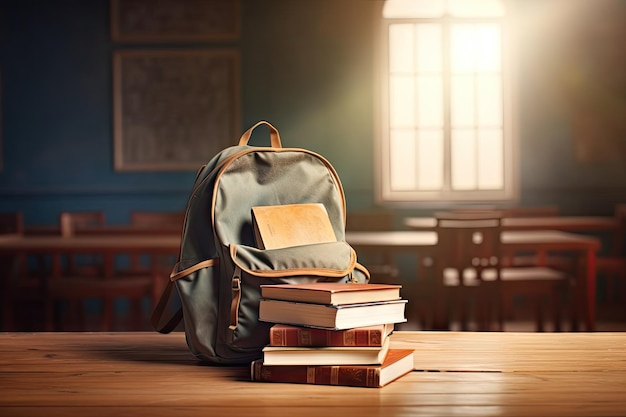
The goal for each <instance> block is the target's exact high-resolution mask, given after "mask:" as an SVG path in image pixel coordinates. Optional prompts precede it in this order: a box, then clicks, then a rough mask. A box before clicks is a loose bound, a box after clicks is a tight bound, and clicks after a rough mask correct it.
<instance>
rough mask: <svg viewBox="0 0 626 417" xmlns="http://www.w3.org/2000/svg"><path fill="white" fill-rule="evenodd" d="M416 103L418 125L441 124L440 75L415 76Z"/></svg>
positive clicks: (438, 125) (441, 86)
mask: <svg viewBox="0 0 626 417" xmlns="http://www.w3.org/2000/svg"><path fill="white" fill-rule="evenodd" d="M417 103H418V111H417V120H418V121H417V123H418V126H420V127H441V126H443V85H442V80H441V77H439V76H434V77H417Z"/></svg>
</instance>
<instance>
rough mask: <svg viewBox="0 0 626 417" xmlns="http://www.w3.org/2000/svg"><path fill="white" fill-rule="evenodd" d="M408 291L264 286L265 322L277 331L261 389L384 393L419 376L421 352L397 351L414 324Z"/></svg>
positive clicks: (255, 369) (260, 375)
mask: <svg viewBox="0 0 626 417" xmlns="http://www.w3.org/2000/svg"><path fill="white" fill-rule="evenodd" d="M400 288H401V286H400V285H388V284H343V283H342V284H340V283H312V284H280V285H262V286H261V297H262V299H261V301H260V307H259V319H260V320H262V321H266V322H272V323H275V324H274V325H273V326H272V327H271V329H270V335H269V336H270V344H269V345H268V346H266V347H265V348H264V349H263V358H262V359H259V360H257V361H254V362H252V364H251V376H252V380H253V381H266V382H292V383H308V384H324V385H347V386H359V387H382V386H384V385H386V384H388V383H390V382H391V381H393V380H395V379H397V378H399V377H401V376H402V375H404V374H406V373H408V372H410V371H412V370H413V350H411V349H391V348H390V346H389V344H390V335H391V333H392V332H393V329H394V324H395V323H402V322H404V321H406V319H405V317H404V310H405V305H406V300H403V299H401V297H400Z"/></svg>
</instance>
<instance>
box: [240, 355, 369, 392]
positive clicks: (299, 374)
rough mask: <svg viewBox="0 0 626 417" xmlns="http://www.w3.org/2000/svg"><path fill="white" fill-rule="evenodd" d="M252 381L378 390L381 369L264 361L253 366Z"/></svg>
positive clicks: (255, 362) (259, 361) (256, 362)
mask: <svg viewBox="0 0 626 417" xmlns="http://www.w3.org/2000/svg"><path fill="white" fill-rule="evenodd" d="M251 378H252V381H261V382H283V383H296V384H314V385H343V386H350V387H365V388H378V387H379V386H380V385H379V383H380V368H379V367H367V366H349V365H341V366H307V365H281V366H270V365H263V361H261V360H257V361H253V362H252V364H251Z"/></svg>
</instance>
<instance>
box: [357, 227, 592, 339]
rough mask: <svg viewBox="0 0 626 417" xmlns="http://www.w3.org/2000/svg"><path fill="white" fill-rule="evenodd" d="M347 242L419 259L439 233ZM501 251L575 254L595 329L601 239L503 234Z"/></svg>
mask: <svg viewBox="0 0 626 417" xmlns="http://www.w3.org/2000/svg"><path fill="white" fill-rule="evenodd" d="M346 241H347V242H348V243H350V245H352V246H353V247H354V248H355V249H356V251H357V253H358V251H359V250H361V249H364V250H376V251H380V252H385V251H386V252H400V251H411V252H413V253H416V254H417V255H418V256H419V255H422V256H430V255H431V254H432V251H433V248H434V247H435V245H436V244H437V232H435V231H419V230H416V231H413V230H397V231H388V232H346ZM501 241H502V249H503V250H504V251H505V253H507V254H514V253H516V252H537V253H540V252H544V253H545V252H565V253H572V254H574V255H575V256H576V257H577V259H578V261H579V264H580V265H581V266H583V267H584V268H582V272H581V273H580V276H578V277H577V278H578V280H579V281H578V282H579V284H580V285H578V287H577V288H578V290H579V291H578V292H579V294H578V297H579V304H580V308H581V311H582V312H583V316H584V318H585V323H586V327H587V330H589V331H592V330H594V329H595V309H596V266H595V265H596V253H597V252H598V250H599V249H600V240H599V239H597V238H595V237H591V236H584V235H579V234H576V233H568V232H560V231H554V230H537V231H503V232H502V235H501Z"/></svg>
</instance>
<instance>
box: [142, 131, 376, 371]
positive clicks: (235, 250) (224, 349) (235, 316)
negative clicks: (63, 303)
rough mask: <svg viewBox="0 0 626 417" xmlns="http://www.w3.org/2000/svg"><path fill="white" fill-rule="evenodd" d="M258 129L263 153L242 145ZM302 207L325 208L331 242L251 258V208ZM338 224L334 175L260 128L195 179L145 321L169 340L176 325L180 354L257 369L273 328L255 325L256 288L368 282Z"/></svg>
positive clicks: (342, 206)
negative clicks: (177, 240)
mask: <svg viewBox="0 0 626 417" xmlns="http://www.w3.org/2000/svg"><path fill="white" fill-rule="evenodd" d="M260 125H265V126H267V127H268V128H269V130H270V141H271V147H254V146H249V145H248V141H249V139H250V136H251V134H252V131H253V130H254V129H255V128H256V127H258V126H260ZM300 203H322V204H323V205H324V206H325V208H326V211H327V212H328V216H329V218H330V220H331V224H332V227H333V230H334V232H335V235H336V237H337V241H336V242H330V243H320V244H312V245H302V246H292V247H287V248H282V249H271V250H262V249H259V248H257V247H256V245H255V239H254V231H253V225H252V219H251V218H252V214H251V208H252V207H254V206H264V205H281V204H300ZM345 221H346V202H345V196H344V192H343V188H342V185H341V182H340V181H339V177H338V175H337V172H336V171H335V169H334V168H333V167H332V165H331V164H330V163H329V162H328V161H327V160H326V159H325V158H323V157H322V156H320V155H319V154H317V153H315V152H312V151H309V150H305V149H300V148H283V147H282V145H281V140H280V135H279V133H278V130H276V128H275V127H274V126H272V125H271V124H270V123H268V122H266V121H260V122H258V123H257V124H255V125H254V126H252V127H251V128H250V129H248V130H247V131H246V132H245V133H244V134H243V135H242V136H241V138H240V139H239V142H238V145H236V146H231V147H228V148H226V149H224V150H222V151H220V152H219V153H218V154H217V155H216V156H215V157H213V159H211V160H210V162H208V163H207V164H206V165H204V166H203V167H202V168H200V170H199V171H198V173H197V175H196V179H195V182H194V186H193V189H192V191H191V195H190V197H189V200H188V203H187V208H186V211H185V221H184V224H183V230H182V235H181V247H180V253H179V256H178V261H177V263H176V264H175V265H174V268H173V270H172V273H171V275H170V279H169V281H168V285H167V287H166V288H165V289H164V291H163V294H162V296H161V299H160V300H159V302H158V304H157V305H156V306H155V309H154V311H153V315H152V325H153V327H154V328H155V329H156V330H157V331H159V332H161V333H167V332H170V331H172V330H174V328H175V327H176V326H177V325H178V323H179V322H180V320H181V318H182V320H183V323H184V329H185V336H186V340H187V345H188V347H189V349H190V350H191V352H192V353H193V354H194V355H195V356H196V357H197V358H198V359H200V360H202V361H206V362H213V363H223V364H247V363H250V362H251V361H253V360H255V359H259V358H260V357H261V350H262V349H263V347H264V346H266V345H267V344H268V343H269V329H270V327H271V326H272V323H267V322H262V321H259V319H258V311H259V300H260V298H261V296H260V286H261V285H262V284H282V283H310V282H318V281H333V282H361V283H364V282H369V272H368V271H367V269H366V268H365V267H363V266H362V265H360V264H358V263H357V259H356V253H355V251H354V249H353V248H352V247H351V246H350V245H349V244H348V243H346V242H345ZM173 287H174V288H175V289H176V291H173ZM177 299H178V300H177ZM176 302H177V304H178V307H177V308H176V309H172V308H171V305H173V304H172V303H176ZM174 305H175V304H174Z"/></svg>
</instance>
